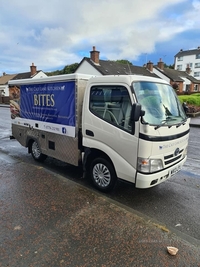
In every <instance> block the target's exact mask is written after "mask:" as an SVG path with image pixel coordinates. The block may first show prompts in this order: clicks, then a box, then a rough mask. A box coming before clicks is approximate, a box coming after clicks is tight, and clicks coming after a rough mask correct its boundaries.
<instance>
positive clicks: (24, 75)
mask: <svg viewBox="0 0 200 267" xmlns="http://www.w3.org/2000/svg"><path fill="white" fill-rule="evenodd" d="M40 71H41V70H38V71H36V73H35V74H34V76H35V75H36V74H38V73H39V72H40ZM32 77H33V76H31V72H30V71H29V72H22V73H18V74H17V75H16V76H15V77H13V79H12V80H19V79H28V78H32Z"/></svg>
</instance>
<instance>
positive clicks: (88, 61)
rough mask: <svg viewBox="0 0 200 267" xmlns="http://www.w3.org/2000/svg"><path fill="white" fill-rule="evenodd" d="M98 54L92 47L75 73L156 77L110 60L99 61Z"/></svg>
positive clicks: (141, 68) (130, 65)
mask: <svg viewBox="0 0 200 267" xmlns="http://www.w3.org/2000/svg"><path fill="white" fill-rule="evenodd" d="M99 54H100V52H99V51H96V48H95V46H93V50H92V51H90V58H88V57H84V58H83V59H82V61H81V62H80V63H79V65H78V67H77V69H76V71H75V73H83V74H91V75H97V76H102V75H128V74H137V75H144V76H152V77H157V76H156V74H155V73H153V72H149V71H148V70H147V69H146V68H144V67H138V66H134V65H132V64H122V63H119V62H116V61H111V60H101V59H100V58H99ZM157 78H158V77H157Z"/></svg>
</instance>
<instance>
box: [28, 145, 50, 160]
mask: <svg viewBox="0 0 200 267" xmlns="http://www.w3.org/2000/svg"><path fill="white" fill-rule="evenodd" d="M31 155H32V157H33V158H34V160H36V161H40V162H42V161H44V160H45V159H46V158H47V156H46V155H44V154H42V152H41V150H40V147H39V145H38V142H37V141H33V142H32V143H31Z"/></svg>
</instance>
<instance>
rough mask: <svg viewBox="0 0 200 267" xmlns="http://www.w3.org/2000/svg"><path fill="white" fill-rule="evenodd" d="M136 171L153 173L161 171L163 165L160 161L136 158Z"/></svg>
mask: <svg viewBox="0 0 200 267" xmlns="http://www.w3.org/2000/svg"><path fill="white" fill-rule="evenodd" d="M137 167H138V171H140V172H146V173H153V172H157V171H159V170H162V169H163V164H162V160H161V159H145V158H138V164H137Z"/></svg>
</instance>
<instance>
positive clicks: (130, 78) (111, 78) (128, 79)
mask: <svg viewBox="0 0 200 267" xmlns="http://www.w3.org/2000/svg"><path fill="white" fill-rule="evenodd" d="M94 81H95V82H97V83H98V82H100V83H102V82H105V83H112V82H113V83H116V82H120V83H127V84H130V85H131V84H132V82H137V81H148V82H157V83H164V84H169V83H168V82H167V81H165V80H163V79H161V78H156V77H150V76H143V75H106V76H92V77H91V78H90V80H89V82H91V83H92V82H94Z"/></svg>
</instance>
